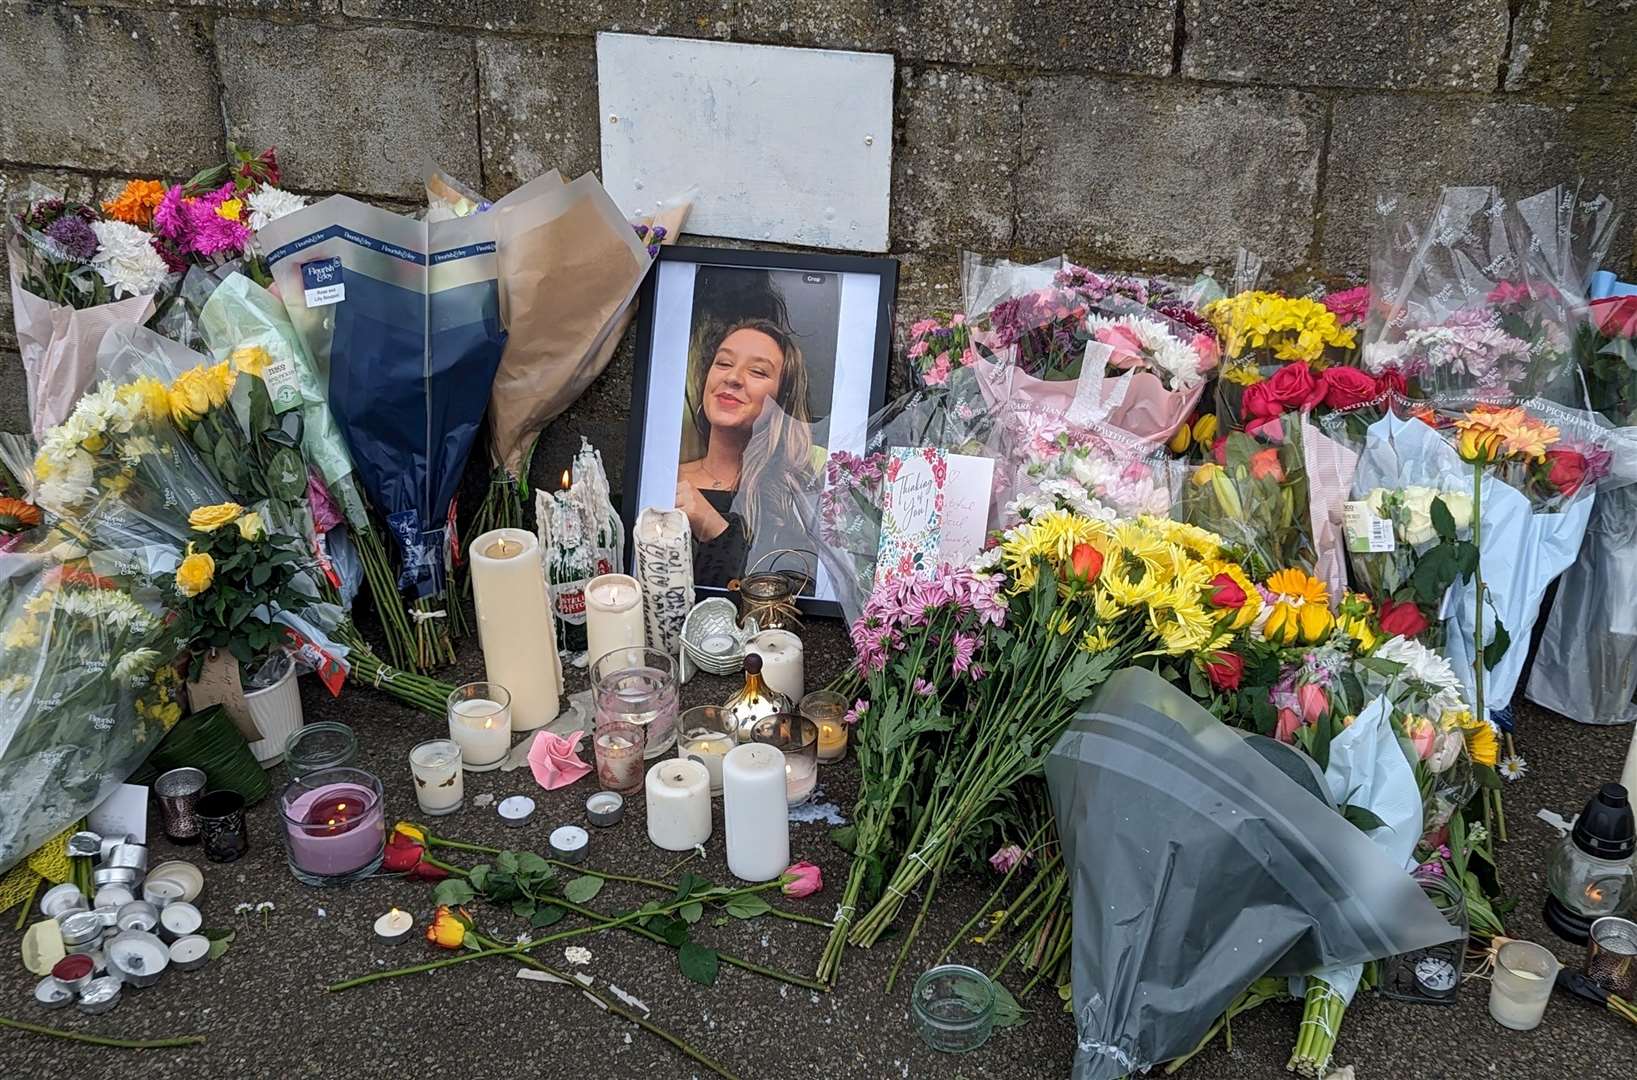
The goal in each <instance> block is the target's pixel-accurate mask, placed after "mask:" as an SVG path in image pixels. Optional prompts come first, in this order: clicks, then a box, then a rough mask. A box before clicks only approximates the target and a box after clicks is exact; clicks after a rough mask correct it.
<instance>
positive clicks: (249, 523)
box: [235, 510, 267, 540]
mask: <svg viewBox="0 0 1637 1080" xmlns="http://www.w3.org/2000/svg"><path fill="white" fill-rule="evenodd" d="M235 524H237V525H238V526H239V535H240V536H242V537H244V538H245V539H246V540H260V539H261V538H262V537H263V536H266V535H267V530H266V528H264V527H263V526H262V523H261V515H260V514H258V513H256V511H254V510H252V511H250V513H248V514H246V515H244V517H242V518H240V519H239V520H238V521H237V522H236V523H235Z"/></svg>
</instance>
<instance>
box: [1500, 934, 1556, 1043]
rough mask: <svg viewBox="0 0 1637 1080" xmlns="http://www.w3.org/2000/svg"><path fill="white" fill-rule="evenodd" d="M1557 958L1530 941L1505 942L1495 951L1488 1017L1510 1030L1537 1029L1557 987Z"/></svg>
mask: <svg viewBox="0 0 1637 1080" xmlns="http://www.w3.org/2000/svg"><path fill="white" fill-rule="evenodd" d="M1557 970H1558V962H1557V957H1555V956H1553V955H1552V954H1551V952H1550V951H1549V950H1547V949H1545V948H1542V947H1541V946H1539V945H1536V944H1535V943H1534V942H1532V941H1508V942H1507V943H1506V944H1505V945H1502V946H1501V947H1500V948H1499V949H1497V950H1496V951H1495V975H1494V977H1493V978H1492V979H1491V980H1490V982H1489V1015H1490V1016H1491V1017H1493V1018H1494V1020H1495V1022H1496V1023H1497V1024H1500V1025H1501V1026H1502V1027H1509V1028H1511V1029H1512V1030H1513V1031H1533V1030H1534V1029H1535V1028H1537V1027H1539V1026H1540V1020H1541V1017H1542V1016H1544V1015H1545V1013H1546V1003H1547V1002H1548V1001H1549V1000H1551V997H1552V988H1553V987H1554V986H1555V985H1556V984H1557Z"/></svg>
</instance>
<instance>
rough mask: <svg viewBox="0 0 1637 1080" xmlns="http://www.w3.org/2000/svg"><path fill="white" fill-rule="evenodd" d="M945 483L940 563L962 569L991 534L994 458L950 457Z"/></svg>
mask: <svg viewBox="0 0 1637 1080" xmlns="http://www.w3.org/2000/svg"><path fill="white" fill-rule="evenodd" d="M946 460H947V461H948V462H949V478H948V480H947V481H946V482H945V484H944V515H943V521H942V522H940V525H941V529H940V535H939V540H938V561H939V562H944V563H948V564H949V565H950V566H963V565H965V564H966V563H968V562H971V561H972V558H973V556H975V555H977V553H978V552H980V551H982V550H983V541H984V539H985V538H986V537H987V536H988V531H989V500H990V496H991V495H992V494H993V492H994V487H995V461H994V459H993V458H986V457H970V456H968V455H966V454H950V455H948V457H947V459H946Z"/></svg>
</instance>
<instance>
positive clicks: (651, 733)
mask: <svg viewBox="0 0 1637 1080" xmlns="http://www.w3.org/2000/svg"><path fill="white" fill-rule="evenodd" d="M591 685H592V687H593V689H594V690H595V695H596V707H597V723H599V724H601V723H603V722H604V721H608V720H619V721H624V722H625V723H630V724H640V725H641V726H642V727H644V728H647V730H648V737H647V746H648V749H647V751H646V753H647V755H648V757H649V758H657V757H661V756H662V755H664V754H665V752H666V751H668V750H669V749H670V748H671V747H672V746H673V745H674V744H675V743H676V714H677V691H676V685H677V684H676V661H675V660H673V659H672V658H671V656H670V655H669V654H668V653H663V652H660V651H659V650H658V649H646V648H641V647H638V646H628V647H625V648H619V649H611V650H610V651H608V652H606V653H604V654H603V655H602V656H599V657H597V659H596V660H595V661H594V662H593V663H592V665H591ZM639 782H640V781H639Z"/></svg>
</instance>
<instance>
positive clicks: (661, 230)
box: [650, 225, 670, 244]
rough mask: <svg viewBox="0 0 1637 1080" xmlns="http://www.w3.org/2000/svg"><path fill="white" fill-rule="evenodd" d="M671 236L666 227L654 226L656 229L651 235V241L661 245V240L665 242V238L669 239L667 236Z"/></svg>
mask: <svg viewBox="0 0 1637 1080" xmlns="http://www.w3.org/2000/svg"><path fill="white" fill-rule="evenodd" d="M669 235H670V233H668V232H667V231H666V230H665V226H663V225H655V226H654V229H653V232H652V234H651V235H650V239H651V240H652V241H653V242H654V243H656V244H657V243H659V242H660V241H661V240H663V239H665V238H666V237H667V236H669Z"/></svg>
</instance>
